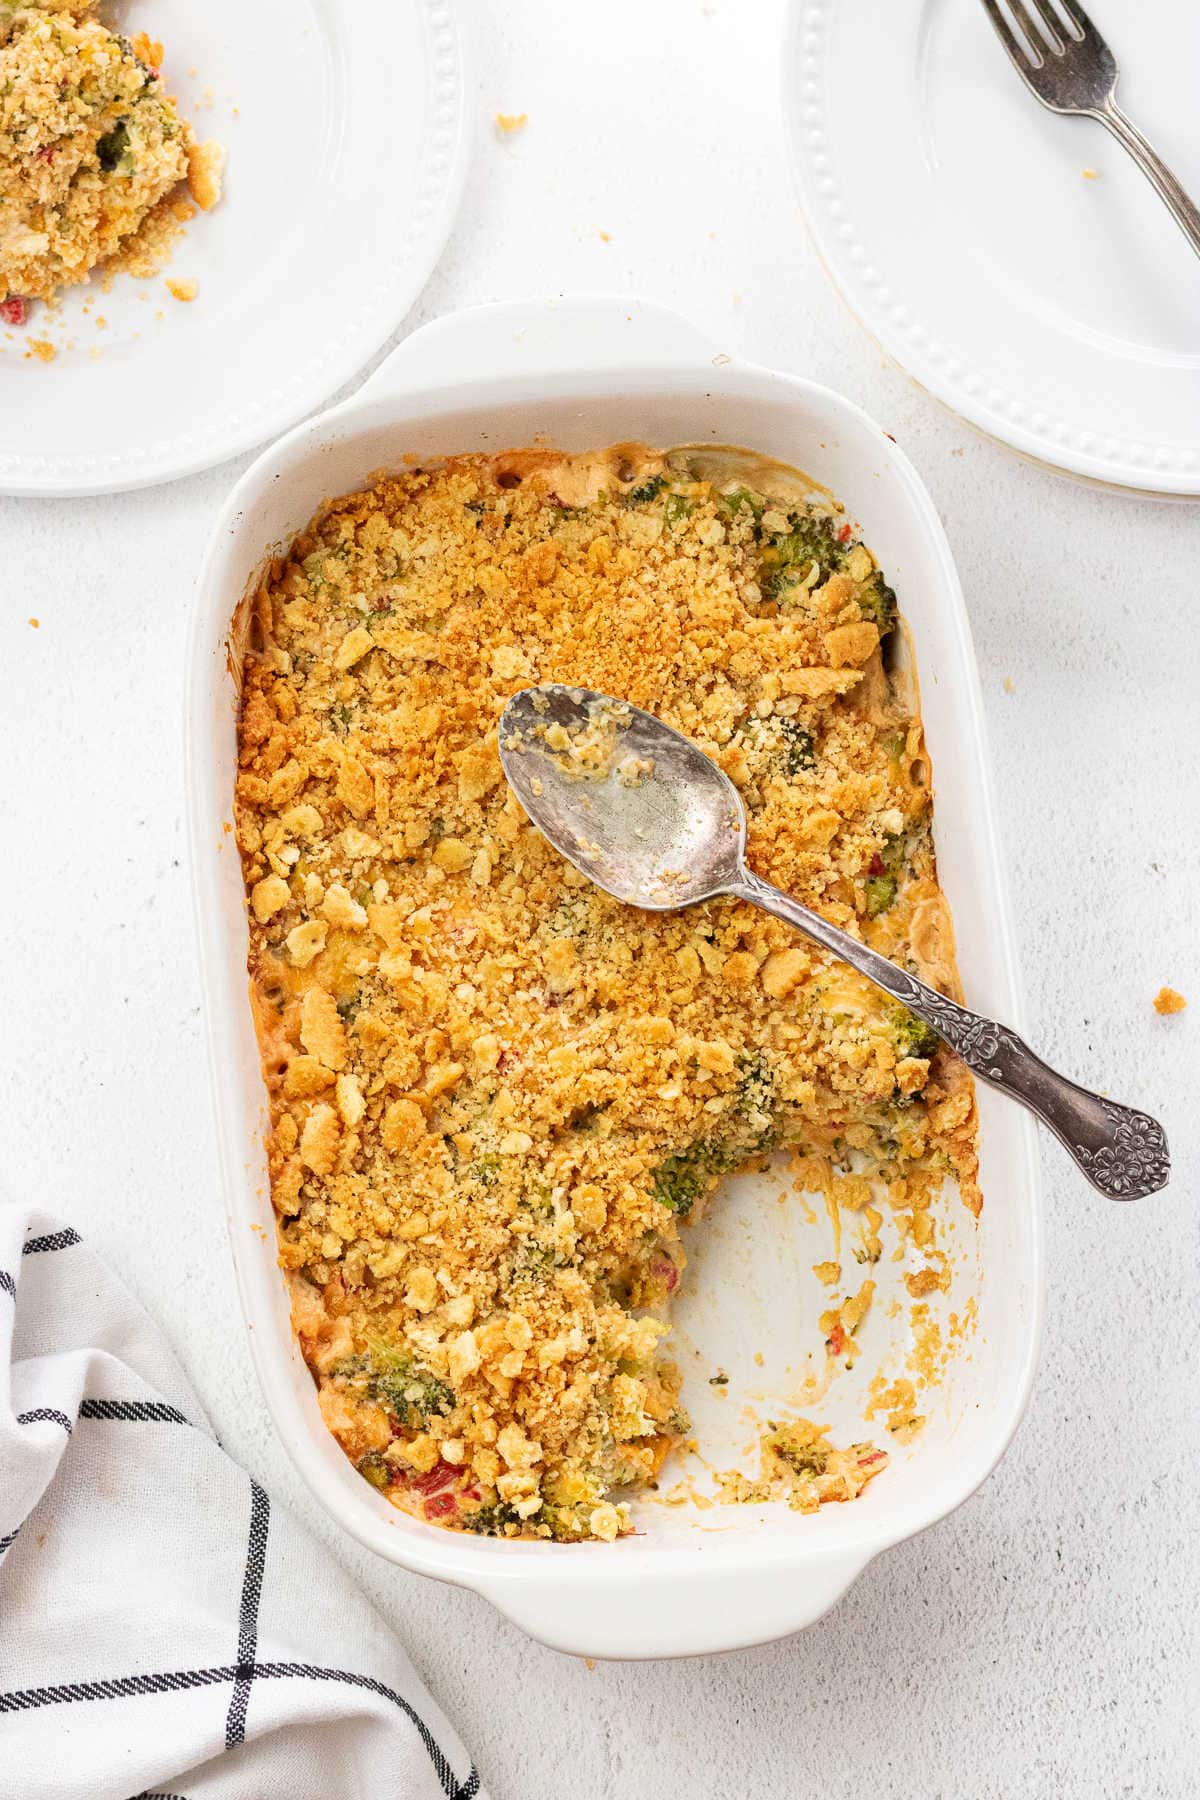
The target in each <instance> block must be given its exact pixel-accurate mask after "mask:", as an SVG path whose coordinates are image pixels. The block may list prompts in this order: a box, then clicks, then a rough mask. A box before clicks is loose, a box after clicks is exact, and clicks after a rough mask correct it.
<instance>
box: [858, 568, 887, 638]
mask: <svg viewBox="0 0 1200 1800" xmlns="http://www.w3.org/2000/svg"><path fill="white" fill-rule="evenodd" d="M858 605H859V610H860V612H861V613H862V615H863V617H864V618H865V619H871V620H873V621H874V623H875V624H876V625H877V626H878V627H879V635H880V637H881V638H883V637H886V636H887V634H888V632H889V631H893V630H894V629H895V625H896V594H895V590H894V589H893V588H890V587H889V586H888V584H887V582H886V581H885V580H884V579H883V576H882V575H881V574H880V573H879V571H878V570H876V572H875V574H874V575H873V576H872V577H871V579H870V581H869V582H868V583H867V585H866V586H865V587H864V588H863V589H862V591H861V592H860V594H859V596H858Z"/></svg>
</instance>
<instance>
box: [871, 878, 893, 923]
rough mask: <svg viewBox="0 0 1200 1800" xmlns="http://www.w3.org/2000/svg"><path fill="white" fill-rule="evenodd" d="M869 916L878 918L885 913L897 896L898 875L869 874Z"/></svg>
mask: <svg viewBox="0 0 1200 1800" xmlns="http://www.w3.org/2000/svg"><path fill="white" fill-rule="evenodd" d="M866 894H867V917H868V918H869V919H877V918H878V917H879V915H880V913H885V912H886V911H887V910H888V907H889V906H891V905H892V903H893V901H894V900H895V898H896V877H895V876H894V875H869V876H868V877H867V881H866Z"/></svg>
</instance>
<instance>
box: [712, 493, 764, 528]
mask: <svg viewBox="0 0 1200 1800" xmlns="http://www.w3.org/2000/svg"><path fill="white" fill-rule="evenodd" d="M717 499H718V500H719V501H720V503H721V505H722V506H724V507H726V508H727V509H728V510H729V511H730V512H731V513H735V514H736V513H740V512H748V513H749V514H750V515H751V517H752V518H753V520H754V523H755V525H756V526H757V525H758V522H759V520H760V519H761V518H762V516H763V512H764V510H765V509H766V501H765V500H764V499H763V497H762V495H761V494H756V493H754V492H753V490H752V489H750V488H747V487H738V488H732V489H731V490H730V492H729V493H727V494H718V495H717Z"/></svg>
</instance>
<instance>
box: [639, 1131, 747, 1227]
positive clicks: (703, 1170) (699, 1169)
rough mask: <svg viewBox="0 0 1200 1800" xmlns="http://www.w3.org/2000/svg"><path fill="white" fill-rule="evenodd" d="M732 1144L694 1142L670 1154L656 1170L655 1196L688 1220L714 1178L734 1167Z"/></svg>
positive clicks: (654, 1179) (670, 1210) (654, 1178)
mask: <svg viewBox="0 0 1200 1800" xmlns="http://www.w3.org/2000/svg"><path fill="white" fill-rule="evenodd" d="M732 1161H733V1159H732V1158H731V1156H730V1153H729V1150H728V1147H727V1146H726V1145H724V1144H719V1143H699V1144H692V1145H691V1146H690V1147H689V1148H688V1149H687V1150H681V1151H680V1152H679V1154H678V1155H677V1156H668V1157H666V1158H665V1159H664V1160H663V1161H662V1162H660V1163H659V1165H658V1167H657V1169H655V1171H654V1175H653V1184H654V1198H655V1199H656V1200H658V1201H660V1202H661V1204H662V1205H663V1206H665V1207H666V1208H667V1210H668V1211H669V1212H673V1213H678V1215H679V1217H680V1218H681V1219H686V1218H687V1216H688V1214H689V1213H690V1212H691V1210H692V1207H693V1206H694V1205H695V1203H696V1201H697V1200H698V1199H699V1198H700V1196H701V1195H702V1194H707V1193H708V1191H709V1189H710V1188H711V1187H712V1184H713V1180H714V1177H716V1176H717V1175H721V1174H723V1173H724V1171H725V1170H726V1169H728V1168H730V1167H731V1166H732Z"/></svg>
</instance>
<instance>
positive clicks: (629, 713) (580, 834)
mask: <svg viewBox="0 0 1200 1800" xmlns="http://www.w3.org/2000/svg"><path fill="white" fill-rule="evenodd" d="M500 761H501V763H502V764H503V765H504V773H505V774H506V775H507V777H508V780H509V784H510V786H511V787H512V789H513V792H514V793H515V794H516V796H517V799H518V800H519V801H520V802H521V805H522V806H523V807H524V808H525V811H526V812H527V813H528V815H529V817H530V818H531V819H532V821H533V823H534V824H535V825H536V826H537V827H538V829H539V830H540V831H541V832H542V833H543V834H544V835H545V836H546V837H547V838H548V839H549V840H550V842H551V843H552V844H553V845H554V847H555V849H556V850H560V851H561V852H562V854H563V855H564V856H565V857H566V858H567V860H568V861H569V862H572V863H574V865H575V867H576V868H577V869H579V870H581V871H582V873H583V874H584V875H587V876H590V878H591V879H592V880H593V881H594V882H595V883H596V885H597V887H601V888H603V889H604V891H605V893H606V894H611V895H612V896H613V897H614V899H617V900H623V901H624V902H625V904H626V905H627V906H638V907H642V908H644V909H645V910H647V911H649V912H675V911H678V910H679V909H680V908H682V907H685V906H694V905H696V904H697V902H698V901H701V900H712V899H715V898H716V897H717V896H718V895H720V894H730V895H733V896H734V897H735V898H736V899H739V900H750V901H752V902H753V903H754V905H755V906H761V907H762V908H763V909H764V911H766V912H769V913H774V915H775V917H776V918H778V919H784V920H786V921H787V923H788V924H789V925H795V926H797V927H798V928H799V930H801V931H803V932H804V933H805V934H806V935H807V936H808V937H810V938H812V939H814V940H815V942H816V943H818V944H821V945H823V946H824V948H825V949H826V950H832V951H833V953H834V955H835V956H839V957H841V959H842V961H843V962H847V963H849V964H850V966H851V968H854V969H857V970H858V971H859V973H860V974H862V975H865V976H867V978H868V979H869V980H870V981H873V982H874V983H875V984H876V986H877V987H881V988H882V989H883V990H884V992H885V993H887V994H890V995H891V996H892V998H893V999H895V1000H898V1001H900V1002H901V1004H902V1005H904V1006H906V1007H908V1008H909V1010H910V1011H911V1012H913V1013H915V1014H916V1016H917V1017H918V1018H919V1019H921V1020H923V1021H924V1023H925V1024H926V1025H928V1026H930V1027H931V1028H932V1030H934V1031H936V1033H937V1035H938V1036H939V1037H940V1038H941V1039H942V1040H943V1042H944V1043H946V1044H948V1045H949V1046H950V1048H951V1049H952V1050H955V1051H957V1053H958V1055H959V1056H961V1057H962V1059H963V1061H964V1062H965V1063H966V1065H967V1067H968V1068H969V1069H971V1070H973V1071H974V1073H975V1074H976V1075H978V1076H979V1077H980V1078H981V1079H982V1080H983V1081H986V1082H989V1083H990V1084H991V1085H992V1086H993V1087H997V1088H999V1089H1000V1090H1001V1092H1003V1093H1006V1094H1008V1095H1010V1096H1011V1098H1012V1099H1014V1100H1019V1101H1020V1102H1021V1103H1022V1105H1024V1106H1027V1107H1028V1108H1029V1109H1030V1111H1031V1112H1034V1113H1036V1114H1037V1116H1038V1118H1039V1119H1041V1120H1043V1122H1044V1123H1045V1124H1047V1125H1048V1126H1049V1127H1050V1129H1051V1131H1052V1132H1053V1133H1054V1135H1055V1137H1057V1138H1058V1139H1059V1141H1060V1142H1061V1143H1063V1144H1064V1145H1065V1146H1066V1148H1067V1150H1068V1151H1069V1152H1070V1154H1071V1155H1072V1156H1073V1157H1074V1159H1075V1161H1076V1162H1077V1163H1078V1165H1079V1167H1080V1168H1081V1169H1082V1170H1083V1172H1084V1174H1085V1175H1086V1176H1087V1178H1088V1180H1089V1181H1090V1182H1091V1183H1092V1185H1093V1186H1094V1187H1097V1188H1099V1190H1100V1192H1101V1193H1102V1194H1107V1195H1108V1197H1109V1198H1110V1199H1111V1200H1137V1199H1140V1198H1141V1196H1142V1195H1144V1194H1153V1193H1157V1191H1158V1189H1159V1188H1162V1187H1165V1186H1166V1184H1167V1180H1168V1178H1169V1176H1170V1171H1171V1163H1170V1157H1169V1154H1168V1151H1167V1140H1166V1135H1165V1133H1164V1132H1163V1129H1162V1126H1161V1125H1159V1123H1158V1122H1157V1120H1155V1119H1152V1118H1150V1117H1149V1115H1148V1114H1147V1113H1143V1112H1135V1111H1134V1109H1133V1108H1132V1107H1128V1106H1119V1105H1117V1103H1116V1102H1115V1101H1113V1100H1106V1099H1104V1098H1103V1097H1102V1096H1101V1095H1099V1094H1092V1093H1089V1092H1088V1090H1087V1089H1086V1088H1081V1087H1078V1086H1077V1085H1076V1083H1075V1082H1073V1081H1068V1080H1067V1078H1066V1076H1065V1075H1059V1074H1057V1073H1056V1072H1055V1071H1054V1070H1053V1069H1051V1068H1050V1067H1049V1066H1048V1065H1047V1064H1046V1063H1044V1062H1043V1061H1042V1059H1041V1058H1040V1057H1039V1056H1035V1054H1034V1052H1033V1051H1032V1050H1031V1049H1030V1048H1029V1046H1028V1044H1026V1043H1024V1042H1023V1041H1022V1039H1021V1038H1019V1037H1018V1036H1017V1034H1016V1032H1014V1031H1010V1030H1009V1029H1008V1027H1007V1026H1005V1025H997V1024H995V1023H994V1022H993V1021H992V1020H991V1019H985V1018H982V1017H981V1016H980V1015H979V1014H978V1013H973V1012H971V1011H969V1010H968V1008H967V1007H965V1006H959V1005H958V1004H957V1002H956V1001H954V1000H949V999H947V998H946V996H945V995H944V994H939V993H938V992H937V991H936V990H935V989H934V988H931V987H927V986H926V984H925V983H924V982H923V981H918V980H917V979H916V977H915V976H913V975H910V974H909V973H908V972H907V970H905V969H901V968H899V967H898V966H897V965H896V964H895V963H893V962H889V961H888V959H887V957H885V956H880V955H879V953H878V952H877V951H875V950H871V949H868V947H867V945H866V944H863V943H861V942H860V941H859V939H858V938H855V937H851V936H850V935H849V934H848V933H847V932H845V931H839V930H838V928H837V927H836V926H835V925H830V924H829V923H828V922H827V921H826V920H825V919H823V918H821V917H820V915H819V914H818V913H815V912H810V911H809V909H808V907H806V906H801V905H800V903H799V902H798V901H796V900H793V899H791V898H790V897H789V896H788V895H787V894H784V893H781V892H780V890H779V889H778V888H776V887H772V886H771V884H770V882H769V881H763V880H762V879H761V877H760V876H758V875H755V874H754V873H753V871H752V870H750V869H748V868H747V867H746V812H745V808H744V807H743V805H742V801H741V796H740V795H739V793H738V791H737V789H736V788H735V787H734V785H733V783H732V782H731V781H730V780H729V778H728V776H727V775H726V774H725V773H724V772H723V770H721V769H719V768H718V767H717V765H716V764H715V763H714V762H712V761H711V760H710V759H709V758H708V757H707V756H705V754H704V752H703V751H702V750H700V749H699V748H698V747H697V746H696V745H695V744H693V743H692V742H691V740H690V739H689V738H685V737H683V736H682V735H681V734H680V733H679V732H678V731H673V730H672V729H671V727H670V726H669V725H664V724H663V722H662V720H661V719H656V718H655V717H654V715H653V714H652V713H647V712H642V711H641V710H640V709H639V708H638V707H636V706H630V705H629V704H628V702H626V701H623V700H614V699H611V698H610V697H609V696H608V695H607V694H596V693H592V692H591V691H590V690H588V689H587V688H568V687H558V686H547V687H540V688H526V689H525V691H524V692H523V693H520V694H515V695H514V696H513V698H512V699H511V700H510V701H509V703H508V705H507V706H506V707H505V709H504V712H503V715H502V717H501V719H500Z"/></svg>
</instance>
